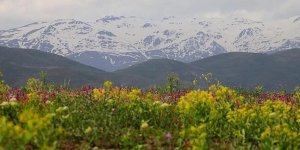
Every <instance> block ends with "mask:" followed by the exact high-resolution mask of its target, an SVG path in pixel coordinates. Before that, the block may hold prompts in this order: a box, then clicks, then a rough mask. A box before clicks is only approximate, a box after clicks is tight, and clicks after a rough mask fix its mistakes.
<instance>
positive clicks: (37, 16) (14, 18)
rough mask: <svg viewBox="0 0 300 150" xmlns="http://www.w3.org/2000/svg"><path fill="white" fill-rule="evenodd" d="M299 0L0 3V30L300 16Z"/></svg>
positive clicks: (45, 0)
mask: <svg viewBox="0 0 300 150" xmlns="http://www.w3.org/2000/svg"><path fill="white" fill-rule="evenodd" d="M298 6H300V1H299V0H209V1H208V0H178V1H177V0H176V1H175V0H51V1H50V0H0V21H1V24H0V29H6V28H11V27H16V26H20V25H24V24H26V23H30V22H33V21H42V20H46V21H47V20H54V19H60V18H74V19H80V20H85V21H93V20H96V19H98V18H101V17H103V16H106V15H123V16H141V17H147V18H162V17H165V16H179V17H180V16H183V17H186V16H200V17H227V16H237V17H241V16H242V17H245V18H250V19H256V20H264V19H278V18H286V17H291V16H295V15H300V9H299V8H298Z"/></svg>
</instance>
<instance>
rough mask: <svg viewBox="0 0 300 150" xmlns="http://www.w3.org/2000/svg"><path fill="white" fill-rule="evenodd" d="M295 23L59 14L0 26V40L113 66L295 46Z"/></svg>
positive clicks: (7, 44) (292, 20)
mask: <svg viewBox="0 0 300 150" xmlns="http://www.w3.org/2000/svg"><path fill="white" fill-rule="evenodd" d="M299 23H300V22H299V21H297V17H292V18H288V19H281V20H276V21H269V22H268V21H266V22H262V21H252V20H249V19H244V18H229V19H221V18H211V19H207V18H205V19H203V18H195V17H190V18H178V17H168V18H163V19H156V20H153V19H144V18H139V17H124V16H119V17H118V16H107V17H104V18H100V19H98V20H96V21H93V22H83V21H80V20H75V19H59V20H55V21H50V22H35V23H31V24H28V25H25V26H22V27H18V28H13V29H8V30H2V31H0V46H5V47H12V48H26V49H38V50H42V51H46V52H51V53H54V54H58V55H62V56H65V57H67V58H70V59H73V60H75V61H78V62H81V63H83V64H87V65H90V66H94V67H96V68H98V69H102V70H106V71H115V70H119V69H124V68H127V67H129V66H131V65H134V64H136V63H140V62H144V61H147V60H149V59H158V58H168V59H173V60H177V61H182V62H186V63H188V62H192V61H195V60H198V59H202V58H206V57H209V56H213V55H218V54H222V53H227V52H256V53H266V52H277V51H281V50H284V49H292V48H299V47H300V37H299V35H300V29H299Z"/></svg>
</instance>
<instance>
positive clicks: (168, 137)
mask: <svg viewBox="0 0 300 150" xmlns="http://www.w3.org/2000/svg"><path fill="white" fill-rule="evenodd" d="M165 138H166V139H167V140H171V139H172V138H173V137H172V134H171V133H170V132H168V133H166V134H165Z"/></svg>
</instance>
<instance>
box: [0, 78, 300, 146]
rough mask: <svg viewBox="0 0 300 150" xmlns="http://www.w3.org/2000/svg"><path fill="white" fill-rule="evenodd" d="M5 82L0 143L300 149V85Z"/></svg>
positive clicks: (1, 97) (0, 98) (1, 91)
mask: <svg viewBox="0 0 300 150" xmlns="http://www.w3.org/2000/svg"><path fill="white" fill-rule="evenodd" d="M173 86H174V85H169V86H166V87H165V88H164V89H162V88H161V89H150V90H141V89H137V88H134V87H127V88H123V87H117V86H114V85H113V84H112V83H111V82H109V81H107V82H105V83H104V84H103V86H102V87H91V86H84V87H83V88H81V89H68V88H65V87H54V86H51V85H45V84H43V81H41V80H38V79H30V80H28V82H27V85H26V87H24V88H20V89H19V88H10V87H8V86H7V85H6V84H5V83H4V82H3V81H2V82H1V83H0V149H8V150H10V149H11V150H14V149H93V150H96V149H299V148H300V131H299V130H300V108H299V105H300V90H295V92H294V93H292V94H288V93H285V92H277V93H265V92H262V90H260V89H256V90H254V91H241V90H233V89H230V88H228V87H224V86H222V85H220V84H214V85H211V86H210V87H209V89H206V90H196V89H195V90H193V89H189V90H180V89H176V88H174V87H173Z"/></svg>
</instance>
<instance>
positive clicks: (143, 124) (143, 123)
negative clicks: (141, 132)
mask: <svg viewBox="0 0 300 150" xmlns="http://www.w3.org/2000/svg"><path fill="white" fill-rule="evenodd" d="M148 127H149V124H148V121H144V120H142V124H141V127H140V128H141V129H147V128H148Z"/></svg>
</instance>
